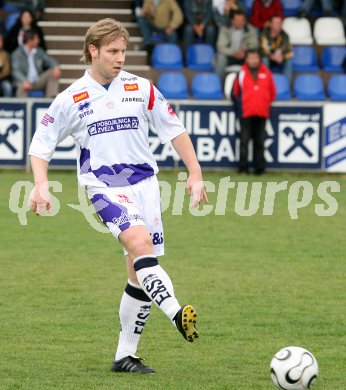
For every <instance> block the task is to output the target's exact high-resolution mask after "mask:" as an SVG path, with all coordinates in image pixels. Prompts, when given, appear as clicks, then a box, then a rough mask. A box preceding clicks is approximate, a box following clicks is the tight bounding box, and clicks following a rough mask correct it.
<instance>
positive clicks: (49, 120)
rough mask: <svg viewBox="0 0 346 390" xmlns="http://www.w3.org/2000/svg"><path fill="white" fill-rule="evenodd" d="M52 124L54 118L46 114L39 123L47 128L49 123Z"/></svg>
mask: <svg viewBox="0 0 346 390" xmlns="http://www.w3.org/2000/svg"><path fill="white" fill-rule="evenodd" d="M53 122H54V118H53V117H52V116H50V115H48V114H44V117H43V118H42V120H41V123H42V124H43V125H44V126H48V124H49V123H53Z"/></svg>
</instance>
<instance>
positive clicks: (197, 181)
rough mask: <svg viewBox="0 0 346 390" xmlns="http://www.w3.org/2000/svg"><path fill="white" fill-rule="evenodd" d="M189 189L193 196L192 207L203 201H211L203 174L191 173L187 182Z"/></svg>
mask: <svg viewBox="0 0 346 390" xmlns="http://www.w3.org/2000/svg"><path fill="white" fill-rule="evenodd" d="M186 187H187V190H188V192H189V194H190V195H191V196H192V200H191V203H190V208H194V207H196V206H198V205H199V204H200V203H201V202H203V201H204V202H206V203H209V200H208V196H207V193H206V192H205V187H204V183H203V179H202V175H190V176H189V178H188V179H187V183H186Z"/></svg>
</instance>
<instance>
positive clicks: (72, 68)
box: [60, 64, 151, 80]
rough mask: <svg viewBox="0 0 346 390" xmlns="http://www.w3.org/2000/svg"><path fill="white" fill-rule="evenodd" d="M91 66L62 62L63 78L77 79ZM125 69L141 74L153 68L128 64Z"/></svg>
mask: <svg viewBox="0 0 346 390" xmlns="http://www.w3.org/2000/svg"><path fill="white" fill-rule="evenodd" d="M88 68H89V67H88V66H86V65H83V64H62V65H60V69H61V74H62V76H61V77H62V78H69V79H74V80H77V78H79V77H82V76H83V74H84V72H85V70H86V69H88ZM124 70H126V71H128V72H130V73H132V72H133V73H136V74H139V72H140V73H141V74H142V75H143V74H144V73H146V72H149V71H150V70H151V68H150V66H148V65H126V66H124Z"/></svg>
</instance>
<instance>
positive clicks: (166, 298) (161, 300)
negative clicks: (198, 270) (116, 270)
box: [133, 255, 180, 321]
mask: <svg viewBox="0 0 346 390" xmlns="http://www.w3.org/2000/svg"><path fill="white" fill-rule="evenodd" d="M133 265H134V268H135V271H136V275H137V279H138V281H139V283H140V284H141V286H142V289H143V291H144V292H145V293H146V294H147V295H148V297H149V298H150V299H151V300H152V301H153V302H154V303H155V304H156V305H157V306H158V307H159V308H160V309H161V310H162V311H163V312H164V313H165V314H166V315H167V317H168V318H169V319H170V320H171V321H173V318H174V316H175V315H176V313H177V312H178V311H179V310H180V305H179V302H178V300H177V299H176V297H175V295H174V288H173V284H172V281H171V279H170V277H169V276H168V275H167V273H166V271H165V270H164V269H163V268H161V266H160V265H159V263H158V261H157V258H156V256H155V255H146V256H140V257H137V258H136V259H135V260H134V262H133Z"/></svg>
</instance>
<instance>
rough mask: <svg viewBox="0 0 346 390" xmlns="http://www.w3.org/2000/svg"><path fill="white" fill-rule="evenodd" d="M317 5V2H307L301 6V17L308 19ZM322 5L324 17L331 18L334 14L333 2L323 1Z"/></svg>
mask: <svg viewBox="0 0 346 390" xmlns="http://www.w3.org/2000/svg"><path fill="white" fill-rule="evenodd" d="M315 4H316V0H305V1H304V2H303V4H302V6H301V9H300V13H299V17H301V18H306V17H307V16H308V15H309V14H310V13H311V10H312V9H313V7H314V6H315ZM321 5H322V10H323V14H324V16H331V15H332V14H333V1H332V0H321Z"/></svg>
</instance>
